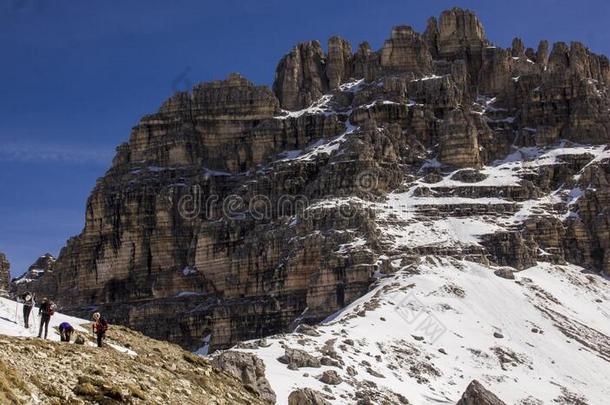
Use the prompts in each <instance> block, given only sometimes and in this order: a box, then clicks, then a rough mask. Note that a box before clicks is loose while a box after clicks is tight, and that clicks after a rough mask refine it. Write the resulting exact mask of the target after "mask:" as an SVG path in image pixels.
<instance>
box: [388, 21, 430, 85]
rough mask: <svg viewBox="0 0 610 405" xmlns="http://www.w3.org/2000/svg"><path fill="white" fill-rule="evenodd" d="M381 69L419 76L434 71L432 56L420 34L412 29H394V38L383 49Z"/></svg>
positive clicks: (404, 27)
mask: <svg viewBox="0 0 610 405" xmlns="http://www.w3.org/2000/svg"><path fill="white" fill-rule="evenodd" d="M380 62H381V67H382V68H383V69H385V70H394V71H402V72H412V73H415V74H418V75H422V74H426V73H429V72H431V71H432V55H430V52H429V51H428V47H427V45H426V43H425V42H424V40H423V39H422V38H421V37H420V35H419V34H418V33H416V32H415V31H413V29H412V28H411V27H407V26H400V27H394V28H393V29H392V36H391V37H390V39H388V40H386V41H385V43H384V45H383V48H381V59H380Z"/></svg>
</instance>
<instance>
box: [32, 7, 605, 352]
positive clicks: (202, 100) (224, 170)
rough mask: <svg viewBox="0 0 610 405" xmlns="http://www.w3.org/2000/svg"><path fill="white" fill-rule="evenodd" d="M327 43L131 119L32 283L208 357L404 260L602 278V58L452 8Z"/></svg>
mask: <svg viewBox="0 0 610 405" xmlns="http://www.w3.org/2000/svg"><path fill="white" fill-rule="evenodd" d="M327 49H328V51H327V52H324V50H323V49H322V47H321V44H320V43H319V42H317V41H310V42H305V43H302V44H299V45H297V46H296V47H295V48H294V49H293V50H291V51H290V52H289V53H288V54H287V55H286V56H285V57H283V58H282V59H281V61H280V62H279V64H278V66H277V69H276V75H275V80H274V84H273V88H272V90H270V89H268V88H266V87H264V86H256V85H254V84H252V83H251V82H249V81H248V80H247V79H245V78H243V77H241V76H239V75H231V76H230V77H228V78H227V79H226V80H222V81H215V82H211V83H204V84H200V85H197V86H195V87H194V88H193V90H192V92H190V93H177V94H176V95H174V96H172V97H171V98H170V99H169V100H168V101H166V102H165V103H164V104H163V105H162V106H161V108H160V109H159V111H158V112H157V113H155V114H152V115H149V116H146V117H144V118H142V120H141V121H140V123H139V124H138V125H137V126H136V127H135V128H134V129H133V130H132V133H131V136H130V140H129V142H128V143H125V144H123V145H121V146H119V147H118V148H117V154H116V157H115V159H114V161H113V165H112V167H111V168H110V169H109V171H108V172H107V173H106V175H105V176H104V177H103V178H101V179H99V180H98V182H97V184H96V186H95V189H94V190H93V192H92V194H91V196H90V198H89V200H88V202H87V211H86V212H87V213H86V220H85V227H84V230H83V232H82V233H81V234H80V235H78V236H77V237H74V238H72V239H70V240H69V241H68V243H67V246H66V247H65V248H64V249H62V251H61V253H60V255H59V258H58V260H57V262H56V263H55V265H54V266H53V268H52V269H50V270H49V271H46V272H45V273H44V275H43V276H42V277H40V279H38V280H36V281H35V282H33V283H31V288H33V289H35V290H36V291H37V292H38V293H39V294H43V295H48V296H51V297H55V299H56V300H57V301H58V302H59V303H60V304H61V306H62V307H63V308H64V309H65V310H67V311H69V312H71V313H75V314H78V313H79V312H80V311H85V310H86V311H89V310H90V309H91V308H92V307H96V308H98V309H100V310H103V311H104V312H106V313H107V314H109V316H110V318H111V320H112V321H113V322H115V323H123V324H127V325H130V326H132V327H133V328H136V329H138V330H140V331H143V332H145V333H146V334H148V335H150V336H153V337H156V338H161V339H167V340H170V341H174V342H178V343H180V344H181V345H183V346H184V347H187V348H191V349H196V348H199V347H203V348H205V350H204V351H211V350H215V349H218V348H226V347H229V346H231V345H232V344H234V343H236V342H238V341H241V340H245V339H249V338H254V337H262V336H266V335H270V334H274V333H278V332H282V331H286V330H290V329H292V328H294V326H295V325H297V324H299V323H315V322H318V321H320V320H322V319H324V318H325V317H326V316H327V315H329V314H330V313H332V312H334V311H336V310H338V309H340V308H343V307H344V306H345V305H347V304H349V303H350V302H353V301H354V300H356V299H357V298H358V297H360V296H362V295H363V294H364V293H366V292H367V291H368V289H369V286H370V285H371V283H372V282H373V281H374V280H375V278H376V277H377V276H378V275H379V274H383V273H388V272H389V273H391V272H393V271H395V267H394V266H393V265H392V263H395V262H397V261H400V262H404V263H405V264H406V263H409V262H413V261H415V260H417V259H418V258H419V257H421V256H422V255H436V256H445V257H453V258H456V259H460V260H462V259H467V260H473V261H477V262H480V263H483V264H485V265H494V266H496V265H499V266H509V267H510V269H511V270H510V271H511V272H512V271H519V270H522V269H525V268H528V267H532V266H534V265H536V263H537V262H550V263H557V264H562V263H568V262H569V263H574V264H578V265H582V266H584V267H586V268H588V269H590V270H592V271H596V272H600V271H601V272H605V273H606V274H610V253H609V252H610V250H609V249H610V238H609V236H608V235H609V234H610V228H609V226H610V225H609V224H610V213H609V211H608V208H607V207H608V204H607V203H608V198H609V197H608V196H609V195H610V188H609V184H610V183H609V180H610V178H609V177H608V176H609V172H608V167H609V166H608V162H609V159H610V152H609V151H608V148H607V144H608V142H609V140H610V132H609V124H610V113H609V108H610V105H609V102H610V100H609V97H608V84H609V82H610V64H609V63H608V59H607V58H606V57H605V56H600V55H596V54H594V53H592V52H591V51H590V50H588V49H587V48H586V47H585V46H584V45H582V44H580V43H576V42H575V43H571V44H569V45H567V44H565V43H561V42H559V43H555V44H553V45H552V46H551V45H549V44H548V43H547V42H546V41H541V42H540V43H539V44H538V46H537V47H536V49H535V50H534V49H533V48H528V47H526V46H525V45H524V44H523V42H522V41H521V40H520V39H518V38H516V39H515V40H514V41H513V43H512V46H511V47H510V48H508V49H503V48H501V47H498V46H495V45H493V43H492V42H491V41H490V40H488V39H487V38H486V36H485V31H484V29H483V26H482V24H481V22H480V21H479V19H478V18H477V17H476V16H475V15H474V14H473V13H472V12H470V11H468V10H462V9H457V8H454V9H451V10H448V11H445V12H443V13H442V14H441V16H440V17H439V18H438V19H436V18H432V19H430V20H429V21H428V25H427V28H426V30H425V32H424V33H423V34H419V33H417V32H415V31H414V30H413V29H411V28H410V27H406V26H400V27H395V28H394V29H393V30H392V31H391V34H390V38H389V39H388V40H387V41H386V42H385V43H384V45H383V47H382V49H380V50H378V51H373V50H372V49H371V48H370V46H369V45H368V44H367V43H363V44H360V45H359V46H358V47H357V48H356V51H355V52H352V48H351V45H350V44H349V43H348V42H347V41H345V40H343V39H341V38H338V37H333V38H331V39H330V40H329V43H328V48H327ZM549 49H550V51H549Z"/></svg>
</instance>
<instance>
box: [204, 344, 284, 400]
mask: <svg viewBox="0 0 610 405" xmlns="http://www.w3.org/2000/svg"><path fill="white" fill-rule="evenodd" d="M211 363H212V365H213V366H214V367H216V368H217V369H220V370H222V371H224V372H226V373H228V374H230V375H232V376H233V377H235V378H237V379H238V380H240V381H241V382H242V383H243V384H244V385H245V386H247V387H250V388H252V389H253V390H254V391H256V392H257V393H258V394H259V396H260V398H261V399H262V400H263V401H265V402H266V403H269V404H275V393H274V392H273V390H272V389H271V386H270V385H269V381H267V379H266V378H265V364H264V363H263V361H262V360H261V359H259V358H258V357H256V355H255V354H251V353H241V352H235V351H226V352H222V353H221V354H219V355H217V356H214V357H213V358H212V361H211Z"/></svg>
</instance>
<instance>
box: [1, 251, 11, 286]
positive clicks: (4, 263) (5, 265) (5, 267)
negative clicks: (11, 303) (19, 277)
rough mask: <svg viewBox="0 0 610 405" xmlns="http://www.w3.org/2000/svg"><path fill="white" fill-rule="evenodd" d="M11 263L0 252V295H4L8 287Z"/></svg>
mask: <svg viewBox="0 0 610 405" xmlns="http://www.w3.org/2000/svg"><path fill="white" fill-rule="evenodd" d="M10 269H11V264H10V263H9V261H8V260H7V259H6V256H5V255H4V253H0V295H3V296H6V295H7V294H8V291H9V288H10V280H11V275H10Z"/></svg>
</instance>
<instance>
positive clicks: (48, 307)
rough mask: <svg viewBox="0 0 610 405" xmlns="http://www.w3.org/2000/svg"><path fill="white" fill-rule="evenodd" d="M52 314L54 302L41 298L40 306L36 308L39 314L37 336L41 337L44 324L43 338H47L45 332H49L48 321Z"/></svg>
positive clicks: (53, 312)
mask: <svg viewBox="0 0 610 405" xmlns="http://www.w3.org/2000/svg"><path fill="white" fill-rule="evenodd" d="M53 314H55V304H54V303H52V302H51V301H49V300H47V299H46V298H43V299H42V303H41V304H40V308H39V309H38V315H40V328H39V329H38V337H42V328H43V326H44V338H45V339H46V338H47V334H48V332H49V322H50V321H51V317H52V316H53Z"/></svg>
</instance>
